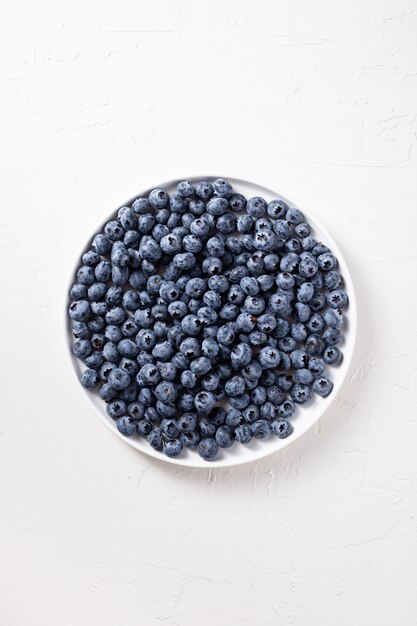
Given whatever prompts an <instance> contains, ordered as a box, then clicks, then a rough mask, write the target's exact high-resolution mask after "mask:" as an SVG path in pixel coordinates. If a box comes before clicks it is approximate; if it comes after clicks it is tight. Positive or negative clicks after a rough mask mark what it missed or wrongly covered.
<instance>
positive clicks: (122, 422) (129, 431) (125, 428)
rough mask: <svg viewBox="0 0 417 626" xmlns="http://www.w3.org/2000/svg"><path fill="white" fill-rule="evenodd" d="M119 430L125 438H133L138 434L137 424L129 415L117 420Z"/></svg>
mask: <svg viewBox="0 0 417 626" xmlns="http://www.w3.org/2000/svg"><path fill="white" fill-rule="evenodd" d="M116 426H117V430H118V431H119V432H120V433H121V434H122V435H124V436H125V437H131V436H132V435H133V434H134V433H135V432H136V424H135V422H134V421H133V420H132V418H131V417H129V415H124V416H123V417H119V418H118V419H117V420H116Z"/></svg>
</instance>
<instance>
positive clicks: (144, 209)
mask: <svg viewBox="0 0 417 626" xmlns="http://www.w3.org/2000/svg"><path fill="white" fill-rule="evenodd" d="M132 209H133V211H134V212H135V213H136V214H137V215H143V214H145V213H149V212H150V211H151V205H150V202H149V200H148V199H147V198H137V199H136V200H135V201H134V203H133V204H132Z"/></svg>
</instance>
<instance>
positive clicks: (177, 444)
mask: <svg viewBox="0 0 417 626" xmlns="http://www.w3.org/2000/svg"><path fill="white" fill-rule="evenodd" d="M163 450H164V454H166V456H168V457H170V458H173V457H177V456H179V455H180V454H181V452H182V443H181V440H180V439H167V440H166V441H164V443H163Z"/></svg>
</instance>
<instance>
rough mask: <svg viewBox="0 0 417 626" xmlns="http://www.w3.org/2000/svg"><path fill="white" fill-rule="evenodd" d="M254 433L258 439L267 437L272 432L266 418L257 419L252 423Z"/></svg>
mask: <svg viewBox="0 0 417 626" xmlns="http://www.w3.org/2000/svg"><path fill="white" fill-rule="evenodd" d="M251 430H252V435H253V436H254V437H255V438H256V439H265V438H266V437H268V436H269V435H270V434H271V426H270V425H269V424H268V422H267V421H266V420H263V419H261V420H256V422H254V423H253V424H252V425H251Z"/></svg>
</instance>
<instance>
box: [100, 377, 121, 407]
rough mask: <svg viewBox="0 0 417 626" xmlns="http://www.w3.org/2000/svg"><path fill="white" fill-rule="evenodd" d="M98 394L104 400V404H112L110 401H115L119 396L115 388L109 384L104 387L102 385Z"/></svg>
mask: <svg viewBox="0 0 417 626" xmlns="http://www.w3.org/2000/svg"><path fill="white" fill-rule="evenodd" d="M100 380H101V378H100ZM98 393H99V396H100V398H101V399H102V400H104V402H110V400H113V398H115V397H116V395H117V391H115V390H114V389H113V387H110V385H109V384H108V383H104V384H103V385H101V387H100V389H99V392H98Z"/></svg>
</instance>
